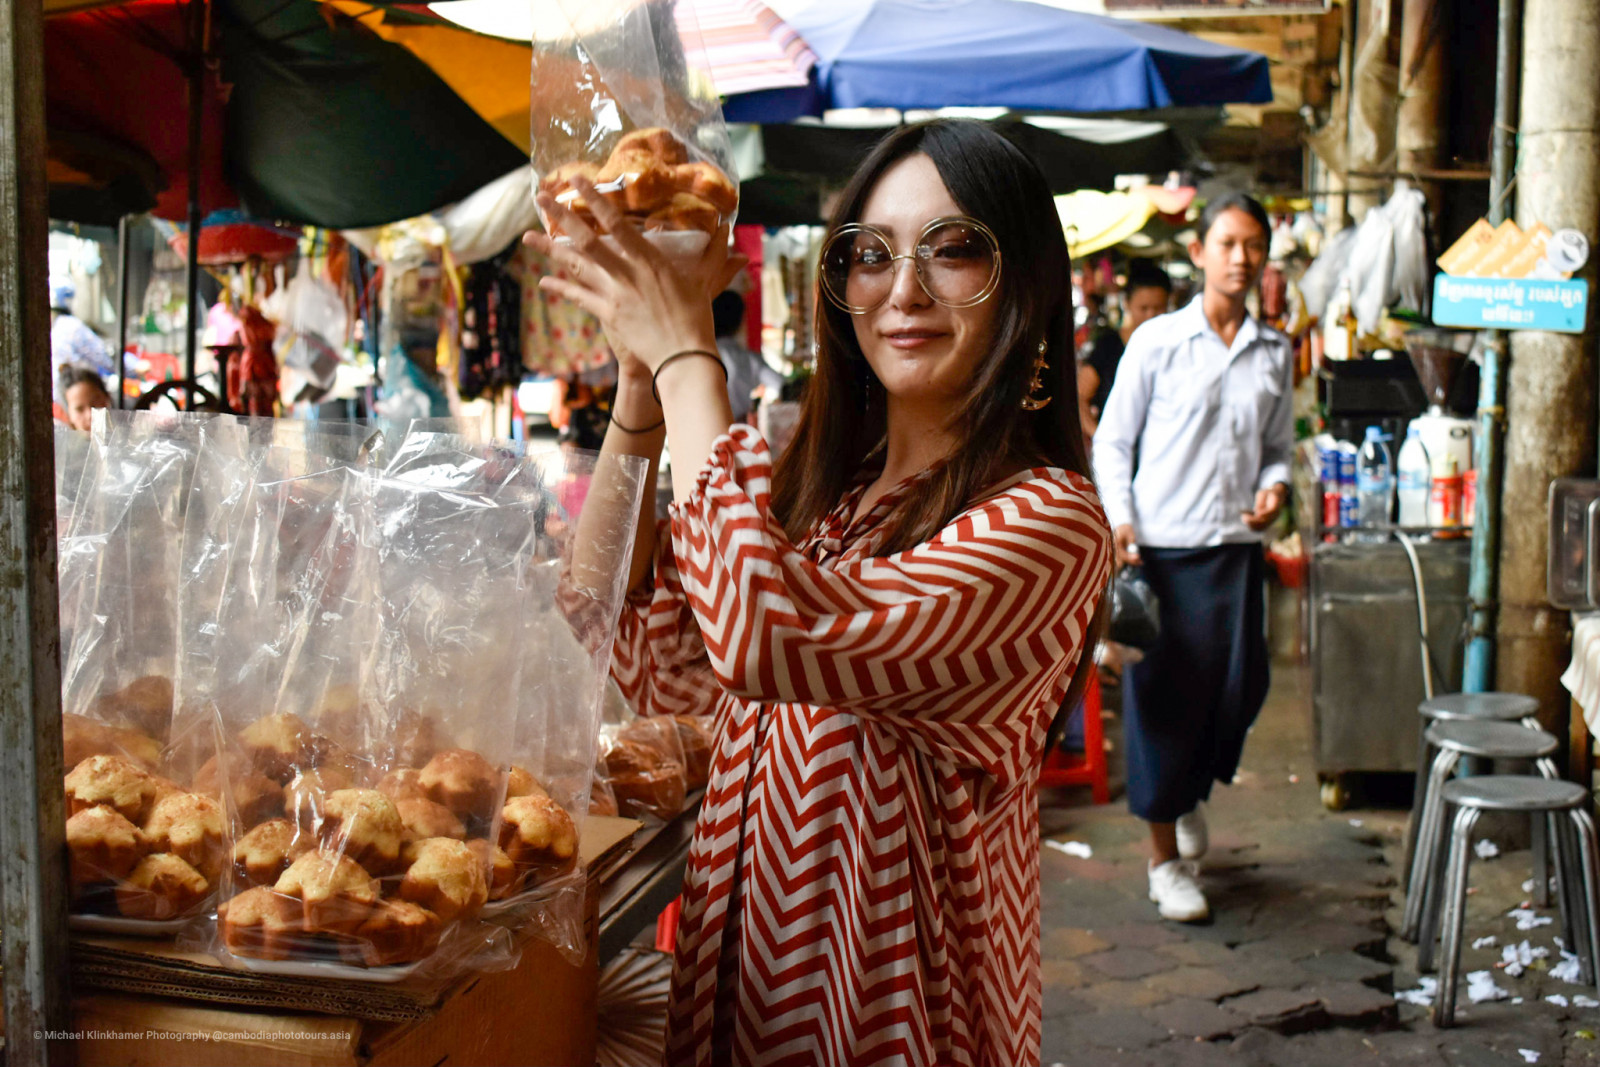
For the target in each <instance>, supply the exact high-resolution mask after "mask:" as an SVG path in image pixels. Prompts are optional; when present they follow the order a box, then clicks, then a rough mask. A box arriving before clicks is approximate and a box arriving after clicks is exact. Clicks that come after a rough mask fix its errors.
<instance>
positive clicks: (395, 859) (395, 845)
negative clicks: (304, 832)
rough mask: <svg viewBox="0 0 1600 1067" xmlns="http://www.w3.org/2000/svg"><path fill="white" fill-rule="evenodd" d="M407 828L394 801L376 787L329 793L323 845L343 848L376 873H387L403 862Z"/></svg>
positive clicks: (322, 832) (347, 853) (322, 831)
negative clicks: (402, 856) (401, 857)
mask: <svg viewBox="0 0 1600 1067" xmlns="http://www.w3.org/2000/svg"><path fill="white" fill-rule="evenodd" d="M405 832H406V826H405V823H404V822H402V821H401V819H400V812H399V811H398V810H396V808H395V806H394V801H392V800H390V799H389V798H388V797H386V796H384V795H383V794H382V793H380V792H378V791H377V790H376V789H340V790H336V791H335V792H332V793H329V794H328V799H327V807H326V817H325V818H324V820H323V822H322V827H321V830H320V833H321V836H322V843H323V845H324V846H325V847H327V848H331V849H335V850H337V851H341V852H343V853H344V854H345V855H347V856H349V857H350V858H351V859H353V860H355V861H356V862H357V863H359V864H361V865H362V866H363V867H365V868H366V869H367V870H369V871H371V872H372V873H373V874H387V873H389V872H390V871H392V870H394V869H395V868H396V867H397V866H399V863H400V842H401V840H402V839H403V838H404V837H405Z"/></svg>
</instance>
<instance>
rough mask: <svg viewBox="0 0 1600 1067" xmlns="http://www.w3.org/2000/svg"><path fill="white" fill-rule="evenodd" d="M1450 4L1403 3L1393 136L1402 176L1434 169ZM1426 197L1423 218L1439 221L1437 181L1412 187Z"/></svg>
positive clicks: (1440, 136) (1440, 138)
mask: <svg viewBox="0 0 1600 1067" xmlns="http://www.w3.org/2000/svg"><path fill="white" fill-rule="evenodd" d="M1449 17H1450V0H1405V6H1404V8H1403V10H1402V13H1401V25H1400V116H1399V121H1398V128H1397V130H1396V134H1395V148H1396V152H1397V156H1396V158H1397V166H1396V168H1395V169H1397V170H1399V171H1400V172H1401V173H1402V174H1407V173H1420V172H1422V171H1427V170H1433V169H1435V168H1437V167H1438V166H1439V162H1440V159H1441V156H1442V153H1443V144H1444V141H1445V129H1444V127H1445V107H1444V92H1445V85H1446V75H1447V69H1446V62H1447V56H1448V50H1447V49H1446V48H1445V39H1446V36H1447V34H1448V29H1449ZM1417 184H1418V187H1419V188H1420V189H1421V190H1422V192H1423V195H1424V196H1426V197H1427V198H1428V217H1429V219H1430V220H1431V219H1435V218H1437V217H1438V216H1439V207H1440V204H1441V202H1442V194H1443V191H1442V190H1441V189H1440V187H1439V183H1438V182H1434V181H1420V182H1418V183H1417Z"/></svg>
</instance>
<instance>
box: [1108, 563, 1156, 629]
mask: <svg viewBox="0 0 1600 1067" xmlns="http://www.w3.org/2000/svg"><path fill="white" fill-rule="evenodd" d="M1160 637H1161V601H1160V600H1159V599H1158V598H1157V597H1156V594H1155V590H1153V589H1151V588H1150V582H1149V580H1148V579H1147V578H1145V576H1144V568H1143V567H1123V568H1122V569H1121V570H1120V571H1118V572H1117V575H1116V577H1115V578H1113V579H1112V580H1111V624H1110V626H1109V628H1108V629H1107V632H1106V639H1107V640H1109V641H1114V642H1116V643H1117V644H1119V645H1127V646H1128V647H1129V648H1137V649H1140V650H1148V649H1150V648H1152V647H1153V646H1154V645H1155V643H1156V641H1158V640H1159V639H1160Z"/></svg>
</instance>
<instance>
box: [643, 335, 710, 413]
mask: <svg viewBox="0 0 1600 1067" xmlns="http://www.w3.org/2000/svg"><path fill="white" fill-rule="evenodd" d="M687 356H704V357H705V358H706V359H709V360H712V361H713V362H715V363H716V365H717V369H718V370H720V371H721V372H722V380H723V381H727V380H728V368H727V367H726V366H724V365H723V362H722V357H721V356H719V355H718V354H717V353H715V352H711V351H708V350H707V349H704V348H688V349H685V350H684V351H682V352H674V353H672V355H670V356H668V357H667V358H666V359H664V360H662V361H661V362H660V364H658V365H657V367H656V372H655V373H654V374H652V375H650V395H651V396H653V397H655V398H656V403H657V404H659V403H661V391H660V390H659V389H657V388H656V381H657V380H658V379H659V378H660V377H661V372H662V371H664V370H666V369H667V365H668V364H669V363H671V362H672V361H673V360H675V359H684V358H685V357H687Z"/></svg>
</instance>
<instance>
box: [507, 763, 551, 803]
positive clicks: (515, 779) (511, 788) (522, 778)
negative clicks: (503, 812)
mask: <svg viewBox="0 0 1600 1067" xmlns="http://www.w3.org/2000/svg"><path fill="white" fill-rule="evenodd" d="M536 795H537V796H549V795H550V794H549V793H548V792H547V791H546V790H545V787H544V786H542V785H540V784H539V779H537V778H535V777H534V776H533V775H532V773H530V772H529V771H526V770H524V769H523V768H521V767H512V768H511V770H509V771H507V772H506V799H507V800H510V799H511V798H512V797H527V796H536Z"/></svg>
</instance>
